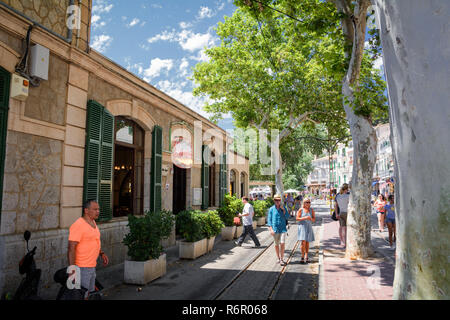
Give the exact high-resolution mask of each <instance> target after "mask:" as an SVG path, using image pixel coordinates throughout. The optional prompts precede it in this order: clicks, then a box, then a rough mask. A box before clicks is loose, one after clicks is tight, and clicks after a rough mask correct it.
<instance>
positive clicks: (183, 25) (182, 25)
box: [179, 21, 192, 29]
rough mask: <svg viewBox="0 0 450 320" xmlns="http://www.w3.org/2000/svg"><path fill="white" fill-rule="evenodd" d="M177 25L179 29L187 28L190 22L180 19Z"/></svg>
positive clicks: (190, 24)
mask: <svg viewBox="0 0 450 320" xmlns="http://www.w3.org/2000/svg"><path fill="white" fill-rule="evenodd" d="M179 26H180V28H181V29H188V28H191V27H192V23H189V22H184V21H181V22H180V23H179Z"/></svg>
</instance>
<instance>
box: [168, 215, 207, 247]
mask: <svg viewBox="0 0 450 320" xmlns="http://www.w3.org/2000/svg"><path fill="white" fill-rule="evenodd" d="M175 228H176V230H177V233H178V234H179V235H180V236H181V237H183V238H184V240H185V241H186V242H196V241H199V240H201V239H203V238H206V231H205V226H204V221H203V217H202V212H201V211H199V210H184V211H181V212H179V213H178V214H177V218H176V227H175Z"/></svg>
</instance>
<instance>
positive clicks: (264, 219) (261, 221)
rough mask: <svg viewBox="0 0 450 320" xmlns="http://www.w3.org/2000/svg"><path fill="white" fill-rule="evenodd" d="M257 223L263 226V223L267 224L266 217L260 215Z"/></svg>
mask: <svg viewBox="0 0 450 320" xmlns="http://www.w3.org/2000/svg"><path fill="white" fill-rule="evenodd" d="M256 224H257V225H258V226H263V225H265V224H266V217H260V218H258V220H257V221H256Z"/></svg>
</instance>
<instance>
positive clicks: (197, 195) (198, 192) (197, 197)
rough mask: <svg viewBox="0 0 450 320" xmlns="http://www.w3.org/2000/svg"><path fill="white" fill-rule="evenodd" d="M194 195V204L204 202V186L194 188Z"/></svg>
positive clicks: (197, 204)
mask: <svg viewBox="0 0 450 320" xmlns="http://www.w3.org/2000/svg"><path fill="white" fill-rule="evenodd" d="M192 196H193V199H192V205H193V206H200V205H201V204H202V188H193V193H192Z"/></svg>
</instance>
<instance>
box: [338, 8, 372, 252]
mask: <svg viewBox="0 0 450 320" xmlns="http://www.w3.org/2000/svg"><path fill="white" fill-rule="evenodd" d="M334 2H335V3H336V6H337V8H338V10H339V11H342V12H343V13H345V14H346V17H344V18H343V19H342V28H343V32H344V36H345V37H346V39H348V40H349V41H351V44H352V51H351V55H350V53H347V54H348V55H349V56H350V63H349V67H348V70H347V74H346V76H345V78H344V80H343V85H342V95H343V105H344V109H345V113H346V115H347V120H348V123H349V127H350V133H351V136H352V140H353V172H352V182H351V192H350V201H349V205H348V213H347V247H346V257H347V258H350V259H364V258H367V257H369V256H370V255H371V254H372V253H373V248H372V243H371V238H370V233H371V225H370V216H371V204H370V199H371V198H370V193H371V182H372V175H373V168H374V166H375V162H376V146H377V137H376V133H375V130H374V129H373V127H372V123H371V120H370V119H368V118H367V117H365V116H362V115H358V114H357V113H356V112H355V108H354V105H356V106H357V103H356V104H354V102H355V92H354V90H358V81H359V74H360V69H361V61H362V58H363V54H364V41H365V34H366V14H367V9H368V7H369V6H370V1H369V0H359V1H357V2H356V4H355V8H354V11H353V13H352V15H351V16H350V17H349V14H350V12H348V11H349V7H350V5H349V4H348V1H347V0H335V1H334ZM345 8H347V9H345ZM350 24H351V25H352V26H353V27H352V28H350V27H349V25H350ZM350 32H352V33H353V34H350Z"/></svg>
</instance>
